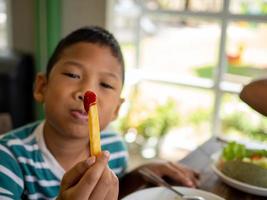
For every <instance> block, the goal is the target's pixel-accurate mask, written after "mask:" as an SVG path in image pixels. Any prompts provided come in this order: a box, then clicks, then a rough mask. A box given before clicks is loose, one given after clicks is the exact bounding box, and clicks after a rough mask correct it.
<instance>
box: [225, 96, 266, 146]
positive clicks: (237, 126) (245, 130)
mask: <svg viewBox="0 0 267 200" xmlns="http://www.w3.org/2000/svg"><path fill="white" fill-rule="evenodd" d="M222 100H223V101H222V107H221V119H222V124H221V135H222V136H223V137H226V138H228V139H230V140H237V141H242V142H248V141H253V142H255V143H260V142H261V143H266V144H267V119H266V118H265V117H264V116H263V115H261V114H259V113H258V112H256V111H255V110H253V109H252V108H250V107H249V106H248V105H247V104H245V103H244V102H242V101H241V100H240V98H239V97H238V96H237V95H232V94H227V93H226V94H224V95H223V99H222Z"/></svg>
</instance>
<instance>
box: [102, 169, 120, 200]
mask: <svg viewBox="0 0 267 200" xmlns="http://www.w3.org/2000/svg"><path fill="white" fill-rule="evenodd" d="M112 176H113V184H112V186H111V188H110V190H109V191H108V193H107V195H106V197H105V200H116V199H118V196H119V180H118V178H117V176H116V175H115V174H114V172H112Z"/></svg>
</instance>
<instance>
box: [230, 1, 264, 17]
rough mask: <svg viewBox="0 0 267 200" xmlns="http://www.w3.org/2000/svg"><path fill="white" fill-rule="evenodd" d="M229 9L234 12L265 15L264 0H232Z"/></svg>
mask: <svg viewBox="0 0 267 200" xmlns="http://www.w3.org/2000/svg"><path fill="white" fill-rule="evenodd" d="M230 2H231V4H230V11H231V12H232V13H235V14H250V15H267V1H266V0H256V1H255V0H232V1H230Z"/></svg>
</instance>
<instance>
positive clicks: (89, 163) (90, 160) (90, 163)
mask: <svg viewBox="0 0 267 200" xmlns="http://www.w3.org/2000/svg"><path fill="white" fill-rule="evenodd" d="M86 163H87V165H88V166H89V167H90V166H91V165H92V164H94V163H95V156H92V157H89V158H87V159H86Z"/></svg>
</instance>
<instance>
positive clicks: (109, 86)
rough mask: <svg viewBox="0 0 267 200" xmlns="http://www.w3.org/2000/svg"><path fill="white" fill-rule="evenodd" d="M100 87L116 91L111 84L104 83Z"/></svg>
mask: <svg viewBox="0 0 267 200" xmlns="http://www.w3.org/2000/svg"><path fill="white" fill-rule="evenodd" d="M100 85H101V86H102V87H104V88H108V89H114V87H113V86H111V85H110V84H108V83H104V82H101V83H100Z"/></svg>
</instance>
